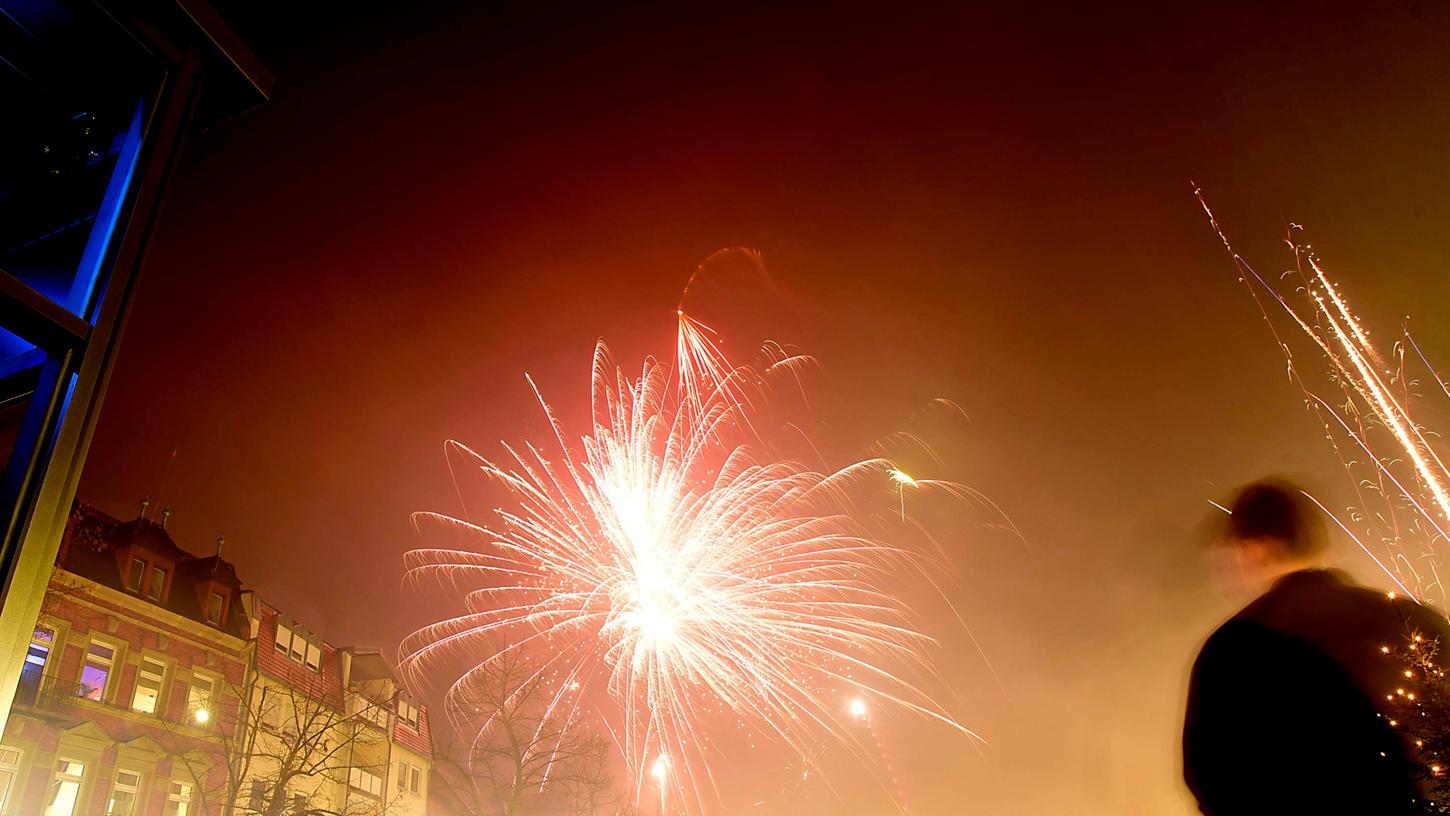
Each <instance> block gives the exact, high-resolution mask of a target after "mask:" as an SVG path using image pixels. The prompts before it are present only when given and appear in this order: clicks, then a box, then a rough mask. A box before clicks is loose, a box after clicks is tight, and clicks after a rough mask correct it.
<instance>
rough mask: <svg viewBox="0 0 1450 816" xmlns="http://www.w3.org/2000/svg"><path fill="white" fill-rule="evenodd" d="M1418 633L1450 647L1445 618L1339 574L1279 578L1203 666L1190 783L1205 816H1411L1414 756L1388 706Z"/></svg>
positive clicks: (1188, 743)
mask: <svg viewBox="0 0 1450 816" xmlns="http://www.w3.org/2000/svg"><path fill="white" fill-rule="evenodd" d="M1413 633H1420V634H1421V635H1422V636H1423V637H1425V639H1426V640H1427V641H1430V640H1434V639H1439V640H1440V642H1441V643H1443V644H1445V648H1446V649H1450V629H1447V626H1446V623H1445V619H1444V618H1443V617H1442V616H1440V615H1439V614H1437V613H1435V612H1433V611H1431V610H1429V609H1426V608H1425V607H1422V606H1420V605H1418V604H1416V603H1414V602H1413V601H1410V600H1407V599H1403V598H1401V599H1395V600H1391V599H1389V598H1387V597H1386V596H1385V595H1384V594H1383V593H1380V592H1376V591H1374V590H1370V589H1366V588H1364V587H1359V586H1354V585H1352V584H1350V583H1348V582H1347V581H1346V580H1345V578H1344V576H1343V575H1342V574H1340V573H1338V572H1335V571H1332V570H1304V571H1301V572H1294V573H1290V574H1289V575H1286V576H1284V577H1283V578H1280V579H1279V581H1278V582H1276V583H1275V584H1274V586H1273V587H1272V588H1270V589H1269V591H1268V592H1266V593H1264V594H1263V596H1261V597H1260V598H1259V599H1258V600H1256V601H1254V602H1253V603H1251V604H1249V605H1248V606H1247V607H1245V608H1244V610H1243V611H1242V612H1240V613H1239V614H1237V615H1235V616H1234V617H1233V618H1232V619H1230V620H1229V621H1228V622H1227V623H1225V624H1224V625H1223V626H1221V627H1219V628H1218V630H1217V631H1216V632H1214V633H1213V635H1212V636H1210V637H1209V639H1208V641H1207V642H1206V643H1204V645H1203V649H1202V650H1201V651H1200V652H1199V655H1198V660H1197V661H1195V662H1194V665H1193V674H1192V677H1191V679H1190V682H1189V689H1188V710H1187V713H1186V716H1185V720H1184V727H1183V776H1184V780H1185V781H1186V782H1187V783H1188V787H1189V789H1190V790H1191V791H1193V795H1194V796H1196V797H1197V798H1198V806H1199V809H1200V810H1202V811H1203V812H1204V813H1205V814H1211V816H1240V815H1241V814H1260V813H1262V814H1269V813H1274V814H1299V813H1302V814H1327V813H1334V814H1340V813H1342V814H1346V815H1348V814H1377V815H1378V814H1386V815H1387V816H1393V814H1400V813H1409V812H1411V811H1412V807H1413V802H1414V800H1415V799H1416V796H1417V787H1416V785H1415V783H1414V781H1413V779H1412V774H1411V768H1410V763H1409V759H1408V758H1407V752H1406V746H1405V745H1404V744H1403V743H1402V740H1401V738H1400V736H1399V735H1398V734H1397V733H1396V732H1395V731H1394V729H1392V728H1391V727H1390V725H1389V718H1388V716H1387V714H1388V712H1387V711H1386V710H1385V709H1384V708H1383V705H1382V704H1383V703H1384V701H1385V695H1386V694H1393V693H1394V691H1395V689H1396V687H1397V686H1399V685H1403V684H1402V683H1401V682H1398V681H1399V679H1400V678H1401V677H1402V676H1403V672H1404V670H1405V666H1404V664H1403V663H1401V662H1400V660H1399V659H1398V658H1396V657H1394V656H1392V655H1386V654H1385V653H1384V651H1383V647H1385V646H1389V647H1390V648H1391V649H1392V650H1403V649H1404V648H1406V646H1407V645H1408V642H1409V638H1410V637H1411V636H1412V634H1413Z"/></svg>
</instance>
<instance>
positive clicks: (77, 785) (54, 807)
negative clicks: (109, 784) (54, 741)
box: [45, 759, 86, 816]
mask: <svg viewBox="0 0 1450 816" xmlns="http://www.w3.org/2000/svg"><path fill="white" fill-rule="evenodd" d="M85 776H86V764H85V763H84V762H76V761H75V760H73V759H62V760H61V761H60V762H57V763H56V766H55V776H54V777H53V778H52V779H51V780H50V796H49V799H48V804H46V806H45V816H75V812H76V804H77V802H76V800H78V799H79V798H80V795H81V783H83V782H84V781H85Z"/></svg>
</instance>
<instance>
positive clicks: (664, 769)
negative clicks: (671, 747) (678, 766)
mask: <svg viewBox="0 0 1450 816" xmlns="http://www.w3.org/2000/svg"><path fill="white" fill-rule="evenodd" d="M669 770H670V758H669V757H667V756H665V755H664V754H660V755H659V757H658V758H657V759H655V764H654V765H652V766H651V767H650V769H649V773H650V776H653V777H654V778H655V779H658V780H659V781H661V782H663V781H665V774H667V773H669Z"/></svg>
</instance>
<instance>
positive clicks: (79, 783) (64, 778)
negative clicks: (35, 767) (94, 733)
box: [43, 754, 90, 816]
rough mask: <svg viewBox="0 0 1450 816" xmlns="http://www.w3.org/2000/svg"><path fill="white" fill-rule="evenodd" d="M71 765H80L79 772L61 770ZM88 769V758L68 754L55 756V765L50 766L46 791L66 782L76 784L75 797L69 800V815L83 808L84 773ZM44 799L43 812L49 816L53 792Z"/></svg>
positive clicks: (52, 802)
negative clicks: (73, 756)
mask: <svg viewBox="0 0 1450 816" xmlns="http://www.w3.org/2000/svg"><path fill="white" fill-rule="evenodd" d="M71 765H78V766H80V772H79V773H67V772H66V771H65V770H62V768H66V767H68V766H71ZM89 770H90V761H89V760H80V759H71V758H70V757H68V756H64V755H59V754H58V755H57V756H56V759H55V765H54V766H52V768H51V772H50V787H49V788H47V789H46V790H47V791H54V790H56V789H57V788H59V787H60V786H61V785H63V784H66V783H68V782H69V783H74V784H75V786H76V797H75V799H74V800H72V801H71V806H70V814H69V816H76V812H77V811H83V810H84V807H85V803H84V802H83V801H82V798H83V797H84V795H85V793H86V773H87V771H89ZM46 800H47V802H48V804H46V806H45V811H43V813H45V814H46V816H49V813H50V808H51V807H52V806H53V805H54V803H55V794H54V793H51V794H50V795H49V796H47V797H46Z"/></svg>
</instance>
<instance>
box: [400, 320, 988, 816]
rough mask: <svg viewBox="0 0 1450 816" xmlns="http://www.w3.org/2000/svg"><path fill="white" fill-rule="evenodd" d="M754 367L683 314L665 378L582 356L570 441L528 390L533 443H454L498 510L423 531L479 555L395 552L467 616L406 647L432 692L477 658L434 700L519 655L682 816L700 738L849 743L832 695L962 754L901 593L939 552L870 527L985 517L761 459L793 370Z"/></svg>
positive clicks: (798, 364) (901, 476)
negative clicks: (588, 370) (931, 516)
mask: <svg viewBox="0 0 1450 816" xmlns="http://www.w3.org/2000/svg"><path fill="white" fill-rule="evenodd" d="M763 354H764V358H765V359H764V361H763V363H761V364H759V365H756V366H736V365H734V364H732V363H731V361H730V360H729V359H728V358H727V357H726V355H725V354H724V353H723V352H722V351H721V348H720V345H719V343H718V341H717V338H716V336H715V335H714V333H713V332H712V331H711V330H710V329H709V328H708V327H707V326H705V325H704V324H702V323H700V322H698V321H697V320H695V319H693V318H692V317H690V316H689V315H688V314H686V313H685V311H684V310H683V309H681V310H680V312H679V314H678V335H677V345H676V349H675V355H674V361H673V364H672V365H669V364H665V363H663V362H660V361H658V360H655V359H647V360H646V361H645V362H644V364H643V367H642V369H641V370H640V373H639V375H638V377H633V378H632V377H629V376H627V375H626V374H625V372H624V371H623V370H622V369H621V368H619V367H618V366H617V365H615V363H614V362H613V360H612V359H611V357H610V354H609V352H608V350H607V349H606V348H605V346H604V345H603V344H602V343H601V344H600V345H598V346H597V347H596V350H595V353H594V358H593V369H592V387H591V401H592V402H591V404H592V416H591V421H590V427H589V430H588V432H587V433H585V434H583V435H582V436H579V437H571V436H570V435H569V433H568V432H567V431H566V429H565V427H564V424H563V422H562V421H561V420H560V419H559V417H558V415H557V414H556V413H555V411H554V410H553V408H552V407H551V406H550V403H549V402H548V401H546V400H545V399H544V397H543V395H542V394H540V393H539V391H538V388H537V386H535V385H534V383H533V381H532V380H530V381H529V384H530V387H531V388H533V390H534V393H535V396H536V397H537V399H538V403H539V405H540V407H541V409H542V411H543V414H544V416H545V417H546V418H547V420H548V427H549V429H550V431H551V438H550V439H549V440H548V441H547V443H544V444H536V443H526V444H523V445H518V446H511V445H504V446H503V456H501V457H497V458H494V457H488V456H484V455H480V454H478V453H475V452H474V451H472V450H469V449H467V448H465V447H463V446H461V445H457V444H456V443H451V444H452V450H453V451H454V452H455V453H457V454H460V455H461V456H462V457H464V461H466V462H468V463H469V465H470V466H472V467H476V468H478V469H479V470H480V471H481V472H482V473H483V474H485V475H486V476H487V477H489V478H490V479H492V480H494V481H496V482H497V483H498V484H501V485H502V486H503V487H504V488H506V490H507V493H508V495H509V497H510V500H509V503H508V506H507V507H503V508H500V509H498V510H496V511H495V512H494V515H493V518H492V520H491V521H488V522H484V523H479V522H474V521H470V520H467V519H462V518H453V517H447V516H439V515H433V514H420V516H419V518H418V520H419V522H420V523H429V524H435V523H436V524H442V525H445V526H447V527H449V528H452V529H454V530H457V531H462V532H463V533H464V534H466V535H469V536H472V537H474V538H473V541H474V542H475V543H476V546H475V547H471V548H468V549H420V550H416V551H413V552H411V553H409V554H408V556H407V558H406V567H407V570H408V574H409V576H410V577H412V578H414V579H419V578H428V577H432V578H440V579H442V580H443V581H444V582H445V583H446V584H447V585H449V586H453V587H458V588H460V589H461V590H462V594H463V600H464V606H465V611H464V612H463V613H462V614H459V615H457V616H456V617H453V618H450V619H447V620H444V621H442V622H439V623H437V624H434V625H432V626H428V627H426V628H424V629H422V630H420V631H418V632H416V633H414V634H413V635H411V636H410V637H408V638H407V639H406V640H405V642H404V643H403V647H402V651H403V655H404V661H403V662H404V667H405V669H406V670H408V671H409V672H413V673H416V676H418V677H419V678H423V677H427V676H429V675H430V674H432V675H433V676H434V677H435V678H436V675H437V672H438V670H439V667H441V666H445V665H448V664H449V663H450V661H456V660H458V659H460V657H462V658H463V659H466V660H468V661H471V662H472V668H469V669H466V670H464V671H462V672H461V673H460V674H459V676H458V677H457V678H456V680H454V681H453V682H451V684H450V685H449V687H448V691H447V694H448V695H449V696H450V697H456V698H466V697H467V696H468V690H469V688H470V684H471V683H473V682H475V681H476V680H477V678H479V677H481V676H483V675H484V674H485V673H486V669H487V666H488V665H489V663H490V662H491V661H495V660H498V659H500V658H501V656H503V655H508V654H513V653H521V652H526V653H528V654H530V655H531V656H532V657H533V658H534V662H533V665H535V666H536V669H535V670H536V672H537V673H538V676H540V677H547V678H549V679H550V681H551V684H552V685H553V686H555V687H557V688H558V689H559V691H558V693H557V694H556V695H555V696H554V699H553V700H552V702H551V706H552V707H554V708H556V709H557V710H558V711H559V716H563V717H566V718H568V719H570V720H573V719H576V718H579V717H580V711H579V709H580V708H581V707H584V706H585V705H586V704H585V703H583V702H581V701H582V700H585V699H587V698H588V697H589V695H588V694H587V692H588V691H590V690H595V691H596V692H602V694H597V695H595V696H596V699H599V700H602V701H607V702H606V703H601V704H598V705H597V706H595V707H597V708H598V712H597V713H598V714H600V715H601V717H602V719H603V721H604V722H605V724H606V725H607V728H608V730H609V731H610V733H612V734H613V735H614V736H615V740H616V741H617V743H618V745H619V747H620V749H621V753H622V755H623V757H624V759H625V762H626V764H627V766H628V769H629V772H630V778H631V780H632V781H633V784H634V785H635V787H636V792H635V795H636V797H638V796H640V795H641V794H642V792H643V790H644V789H645V787H646V786H648V785H650V784H658V785H659V787H660V790H661V795H662V796H663V795H664V791H665V788H666V786H667V785H668V786H669V788H670V795H671V797H672V798H674V799H676V800H678V804H679V806H680V807H682V808H685V809H690V810H697V809H699V808H700V807H701V805H702V803H704V802H706V801H708V800H710V799H712V798H715V797H716V796H718V786H717V785H716V780H715V778H714V776H713V775H712V772H711V764H710V762H709V761H708V757H709V755H711V754H718V751H717V750H716V748H717V746H716V745H715V741H714V740H713V738H712V730H711V725H712V723H718V721H719V720H721V719H726V718H727V717H728V718H734V720H735V721H736V722H741V723H748V724H749V725H750V727H751V728H752V729H753V730H755V731H757V732H763V733H765V734H767V735H770V736H771V737H773V738H774V741H775V742H777V743H779V744H783V745H784V746H786V747H787V748H788V749H789V750H790V751H792V752H795V753H796V754H797V755H798V756H810V755H812V754H813V753H814V752H815V751H816V750H817V747H818V745H819V743H820V741H821V740H822V739H831V738H837V739H839V740H840V741H841V742H843V743H846V744H848V745H849V744H850V743H851V741H852V738H851V737H850V734H851V729H850V728H849V720H850V718H849V717H847V716H845V712H843V711H842V709H841V703H840V700H841V699H842V695H848V696H853V697H862V698H869V699H871V700H873V701H876V703H877V704H879V705H882V706H887V707H895V708H897V709H899V710H904V711H908V712H911V713H913V714H915V715H919V716H921V717H925V718H928V719H931V720H935V721H937V722H939V723H941V724H942V725H943V726H945V727H946V728H949V729H951V730H954V731H956V732H959V733H960V734H962V735H964V736H966V737H968V738H971V739H976V735H975V734H974V733H973V732H972V731H970V730H968V729H967V728H966V727H964V726H963V725H961V724H960V723H959V722H958V721H957V719H956V718H955V717H954V716H953V715H952V714H951V713H949V712H948V710H947V709H946V708H945V707H944V706H943V705H941V704H940V703H938V702H937V701H936V699H935V698H934V696H933V694H931V693H929V691H928V688H929V687H932V686H933V684H934V681H936V680H938V679H939V678H936V676H935V674H934V671H933V669H932V663H931V660H930V658H929V651H930V649H931V647H932V645H933V644H934V642H935V641H934V640H933V638H932V637H931V636H930V635H928V634H927V633H926V632H925V631H923V629H922V627H921V626H920V625H919V621H918V616H917V615H915V614H914V613H913V610H912V609H911V608H909V606H908V605H907V603H906V602H905V601H904V600H902V594H901V593H899V592H897V591H896V590H897V589H899V588H901V587H902V586H903V584H910V583H915V584H918V585H923V586H926V587H928V588H931V589H935V588H936V583H935V580H934V578H933V577H932V576H933V574H937V575H939V574H941V569H942V564H941V559H940V552H939V550H937V551H933V549H932V548H931V547H925V548H908V547H903V546H896V545H893V544H891V543H888V542H887V541H886V540H884V536H883V535H882V534H880V533H879V532H873V531H874V530H877V529H878V528H879V527H880V526H881V520H882V519H883V518H886V519H894V517H895V513H896V511H897V510H898V506H897V504H898V503H897V502H896V501H895V499H897V495H896V494H897V493H898V492H899V491H901V490H905V489H906V488H907V487H908V486H909V487H911V489H913V490H931V489H933V488H937V489H940V490H942V491H945V492H946V493H948V494H950V495H952V496H963V497H967V498H971V499H974V500H980V501H985V500H984V499H982V498H981V497H980V496H979V495H978V494H976V493H974V492H972V491H968V490H966V489H965V488H963V487H961V486H959V485H953V484H949V483H945V482H938V481H933V480H929V479H920V478H915V479H913V478H911V477H907V476H906V475H905V473H903V472H902V471H900V470H898V469H896V467H895V465H894V464H893V463H892V462H890V461H887V460H886V459H884V458H872V459H866V460H861V461H855V462H853V463H851V464H849V465H848V466H846V467H843V468H839V469H833V470H822V469H818V468H811V467H807V466H806V465H804V464H801V463H799V462H796V461H792V460H789V459H786V458H780V457H777V456H774V455H772V454H771V448H770V446H768V445H766V444H765V443H764V442H762V441H761V436H762V434H760V433H759V431H758V429H757V428H756V427H755V425H756V424H757V423H758V422H760V419H761V416H762V414H761V411H760V410H759V406H761V405H763V404H765V403H767V402H768V401H769V400H770V398H771V395H772V389H773V388H774V383H775V381H776V380H779V379H782V378H783V379H785V380H787V381H788V382H790V383H794V384H798V383H799V375H800V373H801V369H802V368H803V367H804V366H807V365H809V360H808V359H807V358H805V357H801V356H798V355H792V354H788V353H787V352H786V351H785V350H784V349H782V348H781V347H779V346H776V345H767V346H766V348H765V351H764V352H763ZM873 491H874V494H882V493H884V494H885V496H887V497H888V498H887V500H886V501H885V502H884V505H885V511H884V512H876V511H878V510H881V508H867V510H866V511H865V512H863V508H862V507H860V505H859V501H858V500H857V499H856V498H854V497H857V496H859V495H860V494H862V493H863V492H867V493H872V492H873ZM902 501H903V502H904V499H903V500H902ZM987 506H990V505H987ZM993 509H995V508H993ZM873 512H874V513H875V515H874V516H873ZM900 512H901V514H902V519H901V521H902V522H903V523H899V524H898V525H897V527H899V528H900V530H903V531H904V530H907V529H908V525H907V524H906V523H904V522H905V507H904V504H901V505H900ZM449 676H450V677H451V676H452V675H449ZM579 690H582V691H583V692H586V693H576V692H578V691H579ZM858 753H859V750H858ZM651 777H653V779H654V782H653V783H651V781H650V779H651ZM662 808H663V806H662Z"/></svg>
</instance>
